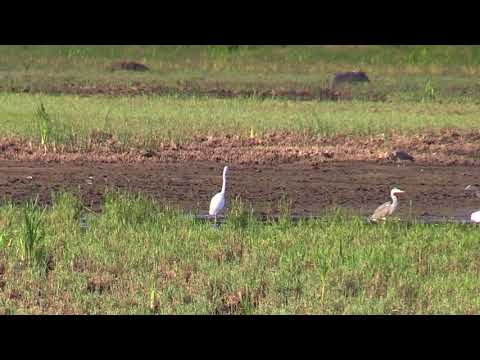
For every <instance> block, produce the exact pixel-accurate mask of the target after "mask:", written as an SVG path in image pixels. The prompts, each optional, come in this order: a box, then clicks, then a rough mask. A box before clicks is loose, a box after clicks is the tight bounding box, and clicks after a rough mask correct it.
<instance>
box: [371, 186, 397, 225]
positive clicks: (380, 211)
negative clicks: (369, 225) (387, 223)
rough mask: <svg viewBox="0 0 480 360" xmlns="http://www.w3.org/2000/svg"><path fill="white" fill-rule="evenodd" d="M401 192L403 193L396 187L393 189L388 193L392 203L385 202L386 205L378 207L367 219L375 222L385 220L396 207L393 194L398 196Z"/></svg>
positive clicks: (395, 199) (395, 198)
mask: <svg viewBox="0 0 480 360" xmlns="http://www.w3.org/2000/svg"><path fill="white" fill-rule="evenodd" d="M403 192H405V191H403V190H400V189H398V188H396V187H395V188H393V189H392V190H391V191H390V197H391V198H392V201H387V202H386V203H384V204H382V205H380V206H379V207H378V208H377V209H376V210H375V211H374V212H373V214H372V215H371V216H370V217H369V219H370V221H374V222H376V221H378V220H386V219H387V216H390V215H392V213H393V212H394V211H395V209H396V208H397V207H398V198H397V197H396V196H395V194H400V193H403Z"/></svg>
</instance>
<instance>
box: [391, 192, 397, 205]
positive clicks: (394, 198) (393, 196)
mask: <svg viewBox="0 0 480 360" xmlns="http://www.w3.org/2000/svg"><path fill="white" fill-rule="evenodd" d="M391 197H392V205H393V206H394V207H395V206H397V204H398V198H397V197H396V196H395V195H394V194H392V195H391Z"/></svg>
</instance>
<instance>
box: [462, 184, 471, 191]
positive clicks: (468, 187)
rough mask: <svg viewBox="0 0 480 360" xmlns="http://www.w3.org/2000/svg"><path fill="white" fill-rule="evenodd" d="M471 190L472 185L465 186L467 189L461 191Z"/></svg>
mask: <svg viewBox="0 0 480 360" xmlns="http://www.w3.org/2000/svg"><path fill="white" fill-rule="evenodd" d="M469 190H472V185H467V187H466V188H465V189H464V190H463V191H469Z"/></svg>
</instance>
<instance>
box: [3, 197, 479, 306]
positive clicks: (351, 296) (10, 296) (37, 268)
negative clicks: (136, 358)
mask: <svg viewBox="0 0 480 360" xmlns="http://www.w3.org/2000/svg"><path fill="white" fill-rule="evenodd" d="M479 254H480V243H479V242H478V229H476V228H475V227H472V226H462V225H454V224H442V225H420V224H417V225H409V226H408V225H405V224H402V223H387V224H384V225H370V224H366V223H365V222H364V221H363V219H360V218H357V217H352V216H348V215H345V214H342V213H340V212H334V213H331V214H330V215H329V216H328V217H327V218H326V221H316V220H310V221H301V222H300V223H292V222H290V221H289V220H288V218H287V217H284V218H282V219H281V220H280V221H278V222H275V223H268V222H267V223H263V222H261V221H258V220H257V219H256V218H255V217H253V216H252V215H251V213H249V212H248V211H247V210H246V209H245V208H243V207H242V204H241V203H238V202H236V203H234V204H232V207H231V210H230V213H229V214H228V218H227V222H226V224H225V225H223V226H222V227H220V228H219V229H216V228H214V227H213V226H212V225H211V224H210V223H206V222H199V221H197V220H195V219H194V218H193V217H192V216H188V215H182V214H181V213H179V212H178V211H176V210H175V209H169V208H165V207H164V206H163V205H160V204H159V203H157V202H155V201H152V200H149V199H147V198H143V197H139V196H134V195H125V194H114V193H109V194H108V196H107V199H106V203H105V208H104V211H103V213H101V214H92V213H85V212H83V211H82V207H81V206H80V204H79V202H78V200H77V198H75V197H74V196H72V195H71V194H57V195H56V196H55V201H54V205H53V206H52V207H50V208H47V209H40V208H38V206H36V205H35V204H34V203H30V204H28V205H25V206H24V207H22V206H15V205H12V204H4V205H3V206H2V207H0V292H1V296H0V313H8V314H12V313H14V314H23V313H82V314H84V313H87V314H98V313H102V314H104V313H107V314H154V313H160V314H230V313H231V314H304V313H310V314H311V313H315V314H385V313H386V314H411V313H415V314H439V313H440V314H467V313H468V314H469V313H478V312H479V310H480V300H479V299H480V297H479V296H478V295H479V291H480V285H479V283H478V276H479V271H480V261H479V260H480V258H479Z"/></svg>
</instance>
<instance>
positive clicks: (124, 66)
mask: <svg viewBox="0 0 480 360" xmlns="http://www.w3.org/2000/svg"><path fill="white" fill-rule="evenodd" d="M110 70H111V71H116V70H130V71H148V70H150V69H149V68H148V67H147V66H146V65H144V64H140V63H138V62H135V61H118V62H114V63H113V64H112V65H111V66H110Z"/></svg>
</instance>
